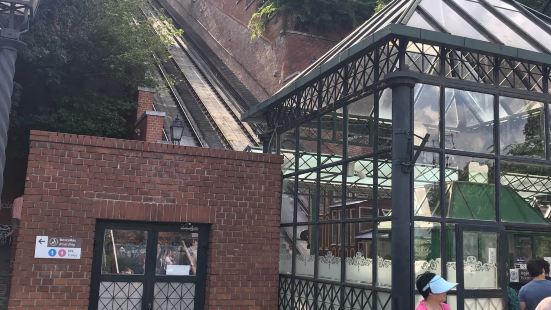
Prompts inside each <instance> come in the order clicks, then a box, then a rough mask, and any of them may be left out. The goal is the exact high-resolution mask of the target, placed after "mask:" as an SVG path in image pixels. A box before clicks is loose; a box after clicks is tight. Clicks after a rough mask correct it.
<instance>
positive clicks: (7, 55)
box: [0, 37, 22, 193]
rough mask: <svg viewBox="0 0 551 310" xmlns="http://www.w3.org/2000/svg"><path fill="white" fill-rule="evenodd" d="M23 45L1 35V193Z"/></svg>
mask: <svg viewBox="0 0 551 310" xmlns="http://www.w3.org/2000/svg"><path fill="white" fill-rule="evenodd" d="M21 45H22V43H21V42H20V41H17V40H13V39H6V38H2V37H0V193H1V192H2V187H3V185H4V166H5V163H6V145H7V144H8V128H9V124H10V120H9V117H10V109H11V95H12V92H13V76H14V74H15V59H16V58H17V49H18V48H19V47H20V46H21Z"/></svg>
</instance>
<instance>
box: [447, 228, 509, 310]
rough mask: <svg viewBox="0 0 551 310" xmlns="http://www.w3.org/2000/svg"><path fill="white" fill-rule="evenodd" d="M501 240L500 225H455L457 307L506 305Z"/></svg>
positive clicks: (502, 240)
mask: <svg viewBox="0 0 551 310" xmlns="http://www.w3.org/2000/svg"><path fill="white" fill-rule="evenodd" d="M504 241H505V239H504V230H503V227H501V226H493V225H492V226H490V225H488V226H478V225H461V224H458V225H456V253H457V258H456V263H457V265H456V266H457V282H458V283H459V285H458V287H457V309H458V310H464V309H489V310H492V309H493V310H501V309H505V308H506V298H505V296H506V295H505V287H504V286H503V285H504V281H505V272H504V269H505V261H504V259H503V258H504V257H506V254H505V250H506V247H505V244H504ZM448 276H449V275H448Z"/></svg>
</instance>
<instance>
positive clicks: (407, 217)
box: [391, 77, 415, 309]
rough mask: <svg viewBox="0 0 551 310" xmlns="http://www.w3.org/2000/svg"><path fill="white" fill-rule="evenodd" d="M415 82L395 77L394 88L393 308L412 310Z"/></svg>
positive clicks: (392, 83) (392, 82)
mask: <svg viewBox="0 0 551 310" xmlns="http://www.w3.org/2000/svg"><path fill="white" fill-rule="evenodd" d="M414 86H415V80H414V79H410V78H402V77H396V78H394V79H393V80H392V81H391V87H392V228H391V241H392V242H391V254H392V308H393V309H413V307H414V306H413V299H414V296H413V291H414V287H413V274H414V272H415V270H414V268H413V263H412V259H413V255H412V253H413V244H412V242H411V241H412V226H413V212H412V208H411V207H412V187H411V180H412V171H413V170H412V169H410V165H412V164H413V163H412V153H413V152H412V150H413V140H412V139H413V137H412V130H413V129H412V128H413V126H412V123H413V122H412V113H413V88H414Z"/></svg>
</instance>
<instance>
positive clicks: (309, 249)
mask: <svg viewBox="0 0 551 310" xmlns="http://www.w3.org/2000/svg"><path fill="white" fill-rule="evenodd" d="M317 229H318V226H317V225H300V226H297V243H296V244H295V250H296V251H297V253H296V256H295V266H296V272H295V275H297V276H304V277H314V259H315V249H316V248H317V240H318V239H317V236H318V231H317Z"/></svg>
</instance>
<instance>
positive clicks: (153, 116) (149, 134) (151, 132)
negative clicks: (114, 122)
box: [134, 111, 168, 142]
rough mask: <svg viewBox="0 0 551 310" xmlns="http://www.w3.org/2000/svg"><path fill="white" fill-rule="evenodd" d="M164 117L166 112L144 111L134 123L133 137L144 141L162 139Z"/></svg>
mask: <svg viewBox="0 0 551 310" xmlns="http://www.w3.org/2000/svg"><path fill="white" fill-rule="evenodd" d="M165 117H166V112H157V111H145V112H144V114H143V115H142V117H141V118H140V119H139V120H138V122H137V123H136V129H135V130H134V139H135V140H140V141H145V142H160V141H162V140H163V128H164V126H165ZM167 134H168V133H167Z"/></svg>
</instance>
